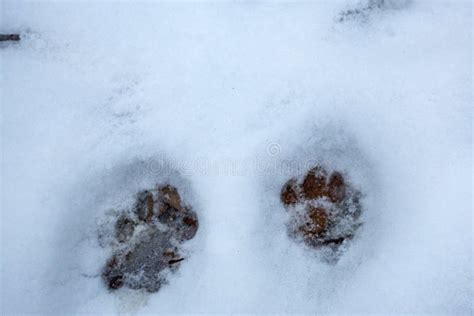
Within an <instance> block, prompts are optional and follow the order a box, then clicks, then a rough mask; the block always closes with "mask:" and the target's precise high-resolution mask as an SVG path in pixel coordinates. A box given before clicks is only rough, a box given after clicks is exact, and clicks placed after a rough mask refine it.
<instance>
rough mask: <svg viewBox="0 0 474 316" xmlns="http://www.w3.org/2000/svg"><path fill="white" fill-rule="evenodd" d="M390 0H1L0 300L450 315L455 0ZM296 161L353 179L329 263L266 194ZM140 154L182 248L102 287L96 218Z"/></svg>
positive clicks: (8, 306)
mask: <svg viewBox="0 0 474 316" xmlns="http://www.w3.org/2000/svg"><path fill="white" fill-rule="evenodd" d="M392 2H393V1H392ZM403 2H404V4H403V5H400V6H397V5H395V6H390V7H389V8H386V9H384V10H374V11H373V12H370V14H369V17H368V19H367V20H366V21H361V20H358V19H357V18H356V19H354V20H350V21H347V22H345V23H338V22H337V17H338V14H339V12H341V11H343V10H347V9H350V8H354V7H357V5H358V2H357V1H334V2H333V1H326V2H310V3H308V2H304V3H303V2H280V3H270V2H253V1H252V2H225V3H222V2H221V3H201V2H179V3H169V2H115V1H110V2H100V3H93V2H82V1H81V2H79V1H77V2H72V1H67V2H59V1H58V2H42V1H40V2H33V1H27V2H19V1H14V0H11V1H3V2H1V7H0V10H1V11H0V22H1V23H0V33H8V32H20V33H21V35H22V40H21V42H20V43H16V44H13V45H4V44H0V45H2V47H0V76H1V79H0V81H1V82H0V93H1V94H0V97H1V98H0V102H1V117H2V123H1V124H2V132H1V144H2V158H1V159H2V160H1V179H2V181H1V202H2V203H1V215H2V219H1V222H2V226H1V229H2V235H1V236H2V237H1V266H2V273H1V310H2V314H5V315H9V314H17V313H34V312H38V313H42V314H55V315H64V314H70V313H90V314H91V313H94V314H99V313H126V312H131V313H136V314H141V313H143V314H145V313H178V312H180V313H182V312H200V313H212V312H224V313H231V312H233V313H237V312H246V313H259V314H260V313H264V312H266V313H296V312H301V313H338V314H340V313H371V312H375V313H383V314H385V313H410V314H413V313H430V314H431V313H442V314H470V313H472V312H473V306H472V301H473V297H474V295H473V262H472V255H473V252H474V251H473V243H472V234H473V230H472V225H473V221H472V182H471V181H472V180H471V179H472V178H471V177H472V165H471V164H472V161H471V159H472V156H471V153H472V126H471V124H472V102H473V99H472V87H473V86H472V3H471V2H470V1H452V2H448V1H430V2H428V1H415V0H414V1H403ZM285 161H286V162H288V161H291V162H292V163H293V164H294V165H296V166H298V167H300V168H299V169H298V168H296V167H295V168H293V169H292V170H291V172H288V171H285V170H283V169H282V164H283V163H284V162H285ZM314 161H323V162H324V163H326V164H328V165H330V166H332V167H334V168H337V169H341V170H345V171H346V172H347V173H348V174H349V175H350V178H351V181H352V182H353V183H354V184H355V185H357V186H358V187H359V188H360V189H361V190H362V191H363V192H364V194H365V198H364V205H365V212H364V215H363V220H364V223H365V224H364V226H363V228H362V229H361V231H360V234H359V235H358V236H357V238H356V239H355V240H354V241H353V243H352V245H351V246H350V247H349V249H348V250H347V252H346V253H345V254H344V256H343V257H342V258H341V260H340V261H339V262H338V263H337V264H336V265H328V264H326V263H324V262H321V261H320V260H318V258H317V256H315V255H314V253H312V252H311V251H308V249H307V248H305V247H304V246H302V245H300V244H297V243H295V242H294V241H292V240H290V239H289V238H288V237H287V235H286V228H285V226H284V225H285V220H286V217H285V216H286V214H285V210H284V208H283V206H282V205H281V204H280V202H279V200H278V199H279V193H280V189H281V187H282V185H283V183H285V182H286V180H288V179H289V178H290V177H291V176H293V175H297V174H302V173H304V171H305V167H308V168H309V167H310V165H311V163H312V162H314ZM162 163H165V165H166V164H171V165H172V167H166V168H165V173H166V174H168V173H170V172H171V173H172V174H173V172H176V171H178V172H179V173H180V174H181V175H180V176H179V177H178V179H179V180H178V181H179V182H180V184H181V186H182V187H183V188H184V189H186V191H187V192H186V194H187V196H188V197H189V200H190V202H191V203H193V204H194V205H195V208H196V211H197V213H198V215H199V219H200V229H199V231H198V235H197V236H196V238H195V239H193V240H191V241H190V242H189V243H188V244H187V247H189V251H190V252H191V255H190V257H189V260H187V261H186V262H185V263H183V264H182V266H181V268H180V269H179V272H178V273H176V274H174V275H172V276H170V283H169V285H167V286H165V287H163V288H162V289H161V290H160V291H159V292H158V293H155V294H151V295H143V294H140V293H134V292H133V291H126V290H120V291H118V293H109V292H108V291H107V289H106V288H105V287H104V285H103V283H102V280H101V279H100V277H99V276H98V274H99V273H100V269H101V267H102V266H103V264H104V262H105V260H106V259H107V256H108V253H106V252H105V251H104V250H103V249H102V248H100V247H99V246H98V245H97V229H98V226H99V223H100V221H101V219H103V214H104V212H106V211H107V209H109V208H111V207H113V206H116V205H123V204H126V203H130V199H131V198H132V197H133V193H134V192H136V191H137V190H139V189H140V188H143V187H146V186H147V185H150V184H152V183H154V182H156V181H160V179H162V178H163V177H162V171H163V170H164V167H163V166H164V165H162Z"/></svg>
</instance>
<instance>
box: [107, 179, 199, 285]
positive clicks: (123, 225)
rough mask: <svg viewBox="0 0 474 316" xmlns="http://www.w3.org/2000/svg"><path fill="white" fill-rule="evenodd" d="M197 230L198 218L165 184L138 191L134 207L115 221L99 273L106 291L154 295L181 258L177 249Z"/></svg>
mask: <svg viewBox="0 0 474 316" xmlns="http://www.w3.org/2000/svg"><path fill="white" fill-rule="evenodd" d="M197 230H198V218H197V215H196V213H195V212H194V211H192V210H191V208H190V206H188V205H184V203H183V202H182V200H181V196H180V194H179V192H178V190H177V189H176V188H175V187H173V186H171V185H169V184H167V185H162V186H159V187H158V188H156V189H153V190H145V191H141V192H139V193H138V194H137V196H136V201H135V205H133V206H132V207H131V208H129V209H126V210H123V211H121V212H120V215H119V216H118V218H117V219H116V221H115V224H114V227H113V234H112V235H113V237H112V242H111V245H112V247H113V249H114V251H113V255H112V256H111V258H109V260H108V261H107V262H106V264H105V267H104V268H103V270H102V279H103V280H104V282H105V284H106V286H107V288H109V289H110V290H115V289H118V288H121V287H128V288H131V289H145V290H146V291H148V292H156V291H158V290H159V289H160V287H161V286H162V285H163V284H164V283H166V274H167V273H169V272H173V271H175V270H176V269H177V268H178V266H179V264H180V262H181V261H183V260H185V257H184V256H183V254H182V253H181V251H180V246H181V245H182V243H183V242H185V241H186V240H189V239H192V238H193V237H194V236H195V235H196V232H197Z"/></svg>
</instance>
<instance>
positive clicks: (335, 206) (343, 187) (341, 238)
mask: <svg viewBox="0 0 474 316" xmlns="http://www.w3.org/2000/svg"><path fill="white" fill-rule="evenodd" d="M360 197H361V194H360V192H359V191H357V190H355V189H354V188H353V187H352V186H351V185H350V184H349V183H347V181H346V180H345V179H344V176H343V174H341V173H340V172H337V171H334V172H332V173H331V174H330V175H328V172H327V171H326V170H325V169H324V168H323V167H321V166H316V167H314V168H313V169H311V170H309V171H308V173H307V174H306V175H305V176H304V178H302V179H297V178H292V179H290V180H289V181H288V182H287V183H285V185H284V186H283V188H282V191H281V194H280V198H281V201H282V203H283V205H284V206H285V208H286V209H287V211H288V212H289V213H290V220H289V222H288V224H287V228H288V233H289V235H290V236H291V237H292V238H294V239H300V240H301V239H302V240H303V241H304V243H305V244H306V245H308V246H310V247H312V248H315V249H321V250H323V251H324V253H325V254H326V259H327V260H328V261H334V260H337V258H338V256H339V255H340V252H341V251H340V250H341V246H342V245H344V244H345V243H346V242H347V241H348V240H350V239H352V238H353V237H354V234H355V232H356V230H357V229H358V228H359V227H360V226H361V225H362V223H361V222H360V220H359V218H360V215H361V211H362V206H361V204H360Z"/></svg>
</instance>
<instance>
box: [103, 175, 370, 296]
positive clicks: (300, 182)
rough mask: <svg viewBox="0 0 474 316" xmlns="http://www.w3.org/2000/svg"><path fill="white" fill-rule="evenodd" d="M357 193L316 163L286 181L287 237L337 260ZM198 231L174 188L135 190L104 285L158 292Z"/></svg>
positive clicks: (120, 219)
mask: <svg viewBox="0 0 474 316" xmlns="http://www.w3.org/2000/svg"><path fill="white" fill-rule="evenodd" d="M360 196H361V194H360V193H359V191H357V190H356V189H354V188H353V186H352V185H351V184H350V183H348V181H346V179H345V176H344V175H343V174H342V173H340V172H337V171H333V172H332V173H330V174H329V173H328V172H327V170H326V169H324V168H323V167H321V166H316V167H315V168H313V169H311V170H309V171H308V172H307V173H306V174H305V175H304V176H303V177H301V178H292V179H290V180H289V181H288V182H287V183H286V184H285V185H284V186H283V188H282V191H281V194H280V198H281V201H282V203H283V205H284V206H285V208H286V210H287V212H288V213H289V221H288V223H287V230H288V234H289V236H290V237H291V238H293V239H296V240H302V241H304V243H305V244H306V245H308V246H310V247H312V248H313V249H316V250H321V252H322V253H323V254H324V255H323V259H326V261H328V262H334V261H337V259H338V258H339V256H340V254H341V252H342V248H343V246H344V245H346V244H347V242H348V241H350V240H351V239H352V238H353V237H354V235H355V233H356V231H357V229H358V228H359V227H360V226H361V224H362V223H361V221H360V215H361V210H362V206H361V203H360ZM197 230H198V218H197V215H196V213H195V212H194V211H193V210H192V209H191V207H190V206H189V205H185V203H183V201H182V199H181V196H180V194H179V192H178V189H177V188H175V187H173V186H171V185H170V184H166V185H161V186H158V187H157V188H155V189H153V190H145V191H141V192H139V193H138V194H137V195H136V198H135V203H134V205H133V206H132V207H130V208H128V209H125V210H122V211H121V212H120V214H119V215H118V216H117V218H116V220H115V221H114V226H113V230H112V231H113V233H112V235H113V236H112V240H113V242H112V247H113V251H112V252H113V254H112V256H111V257H110V258H109V260H108V261H107V262H106V264H105V266H104V268H103V270H102V279H103V280H104V282H105V285H106V286H107V288H109V289H110V290H116V289H119V288H121V287H128V288H131V289H144V290H146V291H148V292H157V291H158V290H159V289H160V288H161V286H162V285H163V284H165V283H166V282H167V275H168V274H169V273H172V272H174V271H176V270H177V269H178V268H179V265H180V263H181V261H183V260H185V257H184V255H183V251H182V245H183V243H184V242H186V241H187V240H190V239H192V238H193V237H194V236H195V235H196V232H197Z"/></svg>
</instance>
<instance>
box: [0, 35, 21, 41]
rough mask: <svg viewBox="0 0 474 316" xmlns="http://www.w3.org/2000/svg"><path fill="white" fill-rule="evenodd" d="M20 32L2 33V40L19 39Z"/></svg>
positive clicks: (0, 36) (0, 38)
mask: <svg viewBox="0 0 474 316" xmlns="http://www.w3.org/2000/svg"><path fill="white" fill-rule="evenodd" d="M19 40H20V35H19V34H0V42H3V41H19Z"/></svg>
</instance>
